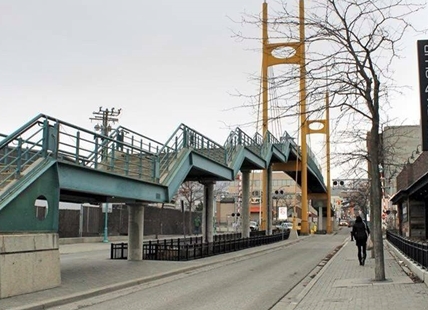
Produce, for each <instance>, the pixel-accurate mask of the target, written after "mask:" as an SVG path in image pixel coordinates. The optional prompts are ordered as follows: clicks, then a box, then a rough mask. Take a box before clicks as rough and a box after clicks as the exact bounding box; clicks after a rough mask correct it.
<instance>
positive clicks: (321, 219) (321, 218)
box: [317, 207, 324, 231]
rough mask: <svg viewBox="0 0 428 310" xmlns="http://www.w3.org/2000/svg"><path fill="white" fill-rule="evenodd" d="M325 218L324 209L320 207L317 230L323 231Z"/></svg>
mask: <svg viewBox="0 0 428 310" xmlns="http://www.w3.org/2000/svg"><path fill="white" fill-rule="evenodd" d="M323 220H324V219H323V216H322V207H318V224H317V226H318V227H317V230H319V231H320V230H323V229H324V228H323V225H322V222H323Z"/></svg>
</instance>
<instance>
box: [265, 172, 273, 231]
mask: <svg viewBox="0 0 428 310" xmlns="http://www.w3.org/2000/svg"><path fill="white" fill-rule="evenodd" d="M267 175H268V179H267V181H268V182H267V197H268V205H267V216H266V221H267V225H266V234H267V235H272V209H273V208H272V206H273V202H272V166H269V167H268V169H267Z"/></svg>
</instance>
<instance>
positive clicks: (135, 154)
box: [0, 114, 323, 193]
mask: <svg viewBox="0 0 428 310" xmlns="http://www.w3.org/2000/svg"><path fill="white" fill-rule="evenodd" d="M272 145H274V146H275V147H280V148H282V150H283V151H285V150H286V149H285V148H288V147H290V146H291V147H292V148H295V150H296V152H297V153H298V154H299V155H300V151H299V147H298V146H297V144H296V143H295V142H294V141H293V139H292V138H291V137H290V136H289V135H288V134H287V133H285V135H283V136H282V137H281V138H280V139H279V140H278V139H277V138H275V137H274V136H273V135H272V134H271V133H270V132H268V133H267V135H266V137H265V138H263V137H262V136H261V135H260V134H255V135H254V136H253V137H251V136H249V135H247V134H246V133H245V132H243V131H242V130H241V129H240V128H236V129H235V130H234V131H232V132H231V133H230V134H229V136H228V138H227V140H226V142H225V143H224V145H220V144H218V143H216V142H214V141H212V140H211V139H209V138H207V137H206V136H204V135H202V134H201V133H199V132H197V131H196V130H194V129H192V128H189V127H187V126H186V125H184V124H181V125H180V126H179V127H178V128H177V129H176V130H175V132H174V133H173V134H172V135H171V137H170V138H169V140H168V141H167V142H166V143H165V144H162V143H160V142H157V141H155V140H153V139H150V138H148V137H145V136H143V135H141V134H139V133H136V132H134V131H132V130H130V129H128V128H125V127H122V126H120V127H119V128H117V129H116V130H114V131H113V132H112V134H111V135H110V136H105V135H102V134H99V133H94V132H93V131H90V130H86V129H84V128H81V127H78V126H75V125H73V124H70V123H67V122H63V121H61V120H58V119H55V118H52V117H49V116H47V115H44V114H40V115H38V116H36V117H35V118H33V119H32V120H30V121H29V122H28V123H26V124H25V125H24V126H22V127H21V128H19V129H18V130H16V131H15V132H13V133H12V134H10V135H9V136H5V135H1V136H0V193H1V191H2V189H4V188H5V187H6V186H7V185H8V184H10V183H11V182H12V181H14V180H16V179H19V178H20V177H21V176H22V174H23V171H24V170H25V169H27V168H28V167H29V166H30V165H31V164H33V163H34V162H36V161H37V160H38V159H40V158H52V159H55V160H57V161H58V162H61V163H67V164H70V165H77V166H79V167H81V168H87V169H96V170H102V171H105V172H108V173H113V174H118V175H122V176H126V177H131V178H136V179H139V180H143V181H149V182H155V183H159V182H161V180H162V181H163V180H164V179H165V176H166V175H167V174H168V173H169V172H170V171H173V170H174V169H175V168H176V165H177V164H178V163H179V159H180V158H181V156H183V155H185V154H188V152H190V151H192V152H195V153H198V154H200V155H203V156H205V157H207V158H209V159H211V160H213V161H214V162H216V163H219V164H221V165H225V166H229V167H231V165H232V163H233V160H234V158H236V153H237V151H238V149H239V148H238V146H243V147H245V148H247V149H249V150H251V151H252V152H253V153H254V154H255V155H257V156H260V157H261V158H265V157H266V155H267V153H268V152H269V151H270V148H271V146H272ZM287 151H288V150H287ZM308 155H309V156H308V157H309V159H308V164H309V165H310V167H311V168H312V170H313V171H314V173H316V174H317V176H318V178H319V179H320V180H323V178H322V175H321V171H320V167H319V165H318V163H317V162H316V161H315V160H314V157H313V153H312V152H311V151H310V149H309V151H308Z"/></svg>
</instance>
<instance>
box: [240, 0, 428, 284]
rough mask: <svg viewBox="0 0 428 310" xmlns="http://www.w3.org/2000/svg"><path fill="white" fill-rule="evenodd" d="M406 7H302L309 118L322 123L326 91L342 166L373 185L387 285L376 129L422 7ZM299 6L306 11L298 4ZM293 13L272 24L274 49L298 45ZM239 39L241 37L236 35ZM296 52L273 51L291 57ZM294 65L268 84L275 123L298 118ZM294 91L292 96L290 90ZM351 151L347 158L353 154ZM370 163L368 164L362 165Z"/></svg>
mask: <svg viewBox="0 0 428 310" xmlns="http://www.w3.org/2000/svg"><path fill="white" fill-rule="evenodd" d="M416 1H417V0H415V2H409V1H405V0H388V1H386V0H363V1H357V0H313V1H311V2H310V7H307V8H305V10H304V12H305V31H306V35H305V45H306V54H305V71H306V98H305V99H306V107H307V109H306V117H307V119H310V118H312V117H313V118H315V119H316V118H318V119H319V118H320V115H321V114H322V113H323V112H324V98H325V94H326V91H328V92H329V94H330V107H331V109H332V115H335V118H334V120H333V122H334V123H333V126H332V128H333V132H332V140H334V141H336V143H337V149H340V148H341V146H343V144H345V145H346V146H345V147H346V148H345V150H344V151H339V154H340V160H341V162H342V163H352V166H351V167H350V169H352V170H353V172H354V173H356V174H359V175H360V176H362V173H363V172H364V171H365V172H366V173H367V174H366V177H368V178H369V179H370V181H371V182H370V199H369V200H370V208H371V221H372V227H373V237H374V238H373V241H374V252H375V280H378V281H381V280H385V267H384V252H383V241H382V227H381V194H382V190H381V181H380V180H381V175H380V164H381V163H382V156H383V155H382V149H381V140H380V130H381V125H382V124H383V123H384V122H386V120H387V113H385V112H386V111H387V110H388V104H389V103H388V102H389V97H390V96H391V93H392V92H394V91H399V90H400V89H399V88H397V86H396V85H395V82H394V79H393V74H394V70H393V66H392V65H393V63H394V60H395V59H396V58H398V57H399V56H400V53H401V52H402V51H401V50H400V42H401V41H402V39H403V38H404V35H405V33H406V32H407V31H408V30H415V29H414V28H413V27H412V25H411V23H410V21H409V17H410V16H411V15H412V14H414V13H416V12H417V11H419V10H421V9H423V8H424V5H425V4H424V3H420V2H416ZM299 4H300V5H301V6H302V5H303V0H300V2H299ZM298 12H299V10H298V8H296V7H293V4H290V2H289V1H283V2H282V7H281V9H280V10H278V11H277V12H276V13H273V14H270V15H271V16H275V17H274V18H271V19H270V20H269V26H270V38H271V40H272V41H274V40H275V41H276V42H299V39H300V38H299V22H300V19H299V15H298ZM243 22H244V23H252V24H257V25H259V26H260V25H261V21H260V19H259V17H258V16H250V15H245V16H244V17H243ZM241 38H242V36H241ZM293 53H294V51H290V49H283V50H278V51H276V55H275V54H274V55H275V56H277V57H280V58H288V57H291V55H292V54H293ZM299 73H300V72H299V70H298V66H293V65H287V66H281V68H280V69H278V70H277V71H276V72H275V76H272V77H270V78H269V79H270V87H271V89H272V88H274V89H275V90H276V92H275V96H274V97H273V98H271V100H272V101H278V102H280V106H281V109H282V110H281V111H282V113H281V114H280V115H279V116H277V117H280V118H295V117H296V112H295V111H298V110H297V109H296V106H298V105H299V104H300V102H298V101H299V99H296V98H299V96H298V88H297V87H296V85H297V83H298V82H299V80H300V74H299ZM293 90H296V91H293ZM350 146H352V151H350ZM367 163H368V164H367Z"/></svg>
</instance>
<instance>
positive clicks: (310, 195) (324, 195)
mask: <svg viewBox="0 0 428 310" xmlns="http://www.w3.org/2000/svg"><path fill="white" fill-rule="evenodd" d="M327 196H328V195H327V193H308V199H316V200H323V199H327V198H328V197H327Z"/></svg>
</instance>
